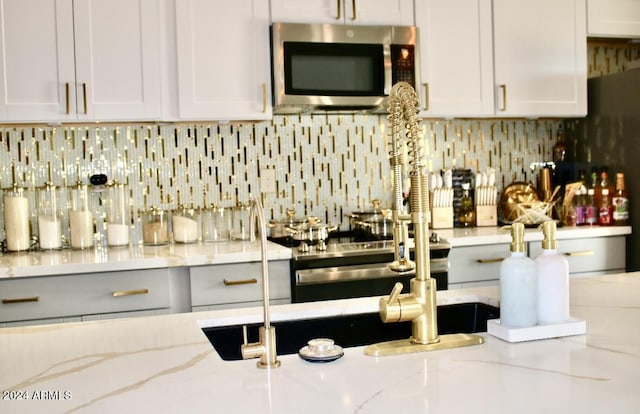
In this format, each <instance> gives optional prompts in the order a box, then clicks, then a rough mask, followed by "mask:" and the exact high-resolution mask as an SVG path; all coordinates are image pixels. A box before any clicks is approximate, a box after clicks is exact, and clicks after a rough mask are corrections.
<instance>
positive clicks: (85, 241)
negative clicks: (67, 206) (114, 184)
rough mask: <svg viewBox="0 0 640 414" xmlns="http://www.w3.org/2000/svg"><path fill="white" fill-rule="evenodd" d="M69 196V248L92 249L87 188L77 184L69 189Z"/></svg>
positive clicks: (91, 224) (90, 216)
mask: <svg viewBox="0 0 640 414" xmlns="http://www.w3.org/2000/svg"><path fill="white" fill-rule="evenodd" d="M70 196H71V210H70V211H69V231H70V234H69V238H70V243H71V247H72V248H73V249H87V248H89V247H93V243H94V234H95V230H94V225H93V219H94V217H93V216H94V215H93V210H92V205H91V199H90V194H89V187H88V186H87V185H86V184H82V183H80V182H79V183H78V184H77V185H76V186H75V187H72V188H71V192H70Z"/></svg>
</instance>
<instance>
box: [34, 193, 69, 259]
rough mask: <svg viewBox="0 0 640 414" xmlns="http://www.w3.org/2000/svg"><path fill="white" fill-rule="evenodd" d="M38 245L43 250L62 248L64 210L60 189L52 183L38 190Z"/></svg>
mask: <svg viewBox="0 0 640 414" xmlns="http://www.w3.org/2000/svg"><path fill="white" fill-rule="evenodd" d="M37 197H38V200H37V203H38V206H37V223H38V244H39V246H40V249H42V250H51V249H60V248H62V241H63V237H62V223H63V220H64V211H65V210H64V209H63V208H62V201H61V200H62V196H61V190H60V188H59V187H56V186H55V185H53V184H52V183H47V184H45V186H44V187H40V188H38V190H37Z"/></svg>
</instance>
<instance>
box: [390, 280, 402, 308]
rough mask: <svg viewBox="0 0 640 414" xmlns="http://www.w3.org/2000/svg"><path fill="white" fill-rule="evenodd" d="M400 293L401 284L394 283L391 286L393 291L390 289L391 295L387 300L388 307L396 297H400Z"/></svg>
mask: <svg viewBox="0 0 640 414" xmlns="http://www.w3.org/2000/svg"><path fill="white" fill-rule="evenodd" d="M400 292H402V283H400V282H396V284H395V285H393V289H391V293H390V294H389V299H387V303H388V304H389V305H390V304H392V303H393V302H395V301H397V300H398V296H400Z"/></svg>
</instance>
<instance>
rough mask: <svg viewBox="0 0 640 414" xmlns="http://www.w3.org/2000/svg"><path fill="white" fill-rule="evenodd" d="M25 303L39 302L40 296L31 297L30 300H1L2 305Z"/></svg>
mask: <svg viewBox="0 0 640 414" xmlns="http://www.w3.org/2000/svg"><path fill="white" fill-rule="evenodd" d="M26 302H40V296H32V297H30V298H15V299H2V304H3V305H10V304H12V303H26Z"/></svg>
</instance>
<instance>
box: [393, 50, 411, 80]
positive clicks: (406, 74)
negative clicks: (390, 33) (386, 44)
mask: <svg viewBox="0 0 640 414" xmlns="http://www.w3.org/2000/svg"><path fill="white" fill-rule="evenodd" d="M391 80H392V85H393V84H395V83H396V82H407V83H408V84H409V85H411V86H413V87H414V88H415V87H416V60H415V54H414V46H413V45H391Z"/></svg>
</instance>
